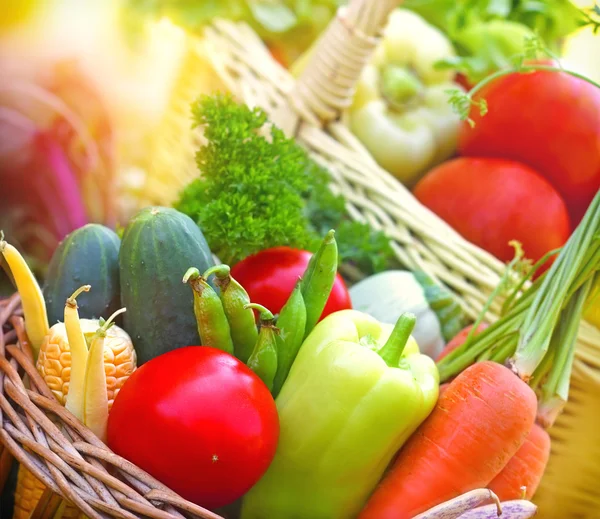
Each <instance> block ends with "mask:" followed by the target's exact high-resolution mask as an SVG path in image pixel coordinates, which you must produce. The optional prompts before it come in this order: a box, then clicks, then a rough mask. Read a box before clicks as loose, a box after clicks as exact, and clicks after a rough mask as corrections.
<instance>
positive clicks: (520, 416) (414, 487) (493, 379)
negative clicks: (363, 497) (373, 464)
mask: <svg viewBox="0 0 600 519" xmlns="http://www.w3.org/2000/svg"><path fill="white" fill-rule="evenodd" d="M536 408H537V399H536V396H535V393H534V392H533V390H532V389H531V388H530V387H529V386H528V385H527V384H526V383H525V382H523V381H522V380H520V379H519V378H518V377H516V376H515V375H514V374H513V373H512V372H511V371H510V369H509V368H507V367H505V366H503V365H502V364H497V363H495V362H491V361H485V362H478V363H476V364H473V365H472V366H470V367H468V368H467V369H466V370H464V371H463V372H462V373H460V374H459V375H458V376H457V377H456V378H455V379H454V380H453V381H452V382H451V383H450V385H449V387H448V388H447V389H446V390H445V391H444V393H443V394H442V396H441V398H440V399H439V400H438V403H437V405H436V407H435V408H434V410H433V412H432V413H431V414H430V415H429V417H428V418H427V420H425V422H424V423H423V424H422V425H421V426H420V427H419V429H417V431H416V432H415V433H414V434H413V435H412V437H411V438H410V439H409V440H408V442H407V443H406V444H405V445H404V447H403V448H402V449H401V450H400V452H399V454H398V457H397V458H396V460H395V461H394V463H393V464H392V466H391V467H390V469H389V471H388V473H387V475H386V476H385V477H384V479H383V480H382V482H381V483H380V484H379V486H378V488H377V489H376V490H375V492H374V493H373V495H372V496H371V498H370V499H369V501H368V502H367V504H366V506H365V508H364V509H363V511H362V512H361V514H360V515H359V519H388V518H389V519H392V518H393V519H409V518H411V517H414V516H415V515H417V514H420V513H422V512H424V511H426V510H428V509H429V508H432V507H433V506H436V505H438V504H440V503H443V502H444V501H448V500H450V499H452V498H454V497H456V496H459V495H461V494H463V493H465V492H468V491H469V490H473V489H476V488H481V487H485V486H486V485H487V484H488V483H489V482H490V481H491V480H492V479H493V478H494V477H495V476H497V475H498V474H499V473H500V471H501V470H502V469H503V468H504V466H505V465H506V464H507V463H508V461H509V460H510V459H511V458H512V457H513V456H514V454H515V453H516V452H517V451H518V450H519V448H520V447H521V445H522V444H523V442H524V441H525V438H526V437H527V435H528V434H529V431H530V430H531V428H532V426H533V423H534V420H535V414H536Z"/></svg>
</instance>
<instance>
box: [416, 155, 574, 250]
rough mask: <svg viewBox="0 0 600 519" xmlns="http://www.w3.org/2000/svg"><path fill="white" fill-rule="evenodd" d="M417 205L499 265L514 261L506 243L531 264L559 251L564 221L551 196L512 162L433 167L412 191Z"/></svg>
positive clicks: (559, 204)
mask: <svg viewBox="0 0 600 519" xmlns="http://www.w3.org/2000/svg"><path fill="white" fill-rule="evenodd" d="M414 194H415V196H416V197H417V199H418V200H419V201H420V202H421V203H422V204H424V205H425V206H426V207H428V208H429V209H431V210H432V211H433V212H434V213H436V214H437V215H438V216H440V217H441V218H442V219H443V220H445V221H446V222H447V223H448V224H450V226H452V227H453V228H454V229H456V230H457V231H458V232H459V233H460V234H461V235H462V236H464V237H465V238H466V239H467V240H469V241H470V242H472V243H474V244H476V245H478V246H479V247H481V248H482V249H485V250H487V251H488V252H490V253H491V254H493V255H495V256H496V257H497V258H499V259H501V260H502V261H510V260H511V259H512V258H513V257H514V249H513V248H512V247H511V246H510V245H509V242H510V241H511V240H518V241H520V242H521V243H522V244H523V249H524V251H525V256H526V257H527V258H530V259H532V260H534V261H537V260H538V259H540V258H541V257H542V256H543V255H544V254H545V253H547V252H548V251H550V250H552V249H555V248H558V247H561V246H562V245H563V244H564V243H565V242H566V241H567V239H568V237H569V233H570V227H569V215H568V214H567V209H566V207H565V203H564V201H563V200H562V198H561V197H560V195H559V194H558V193H557V192H556V190H555V189H554V188H553V187H552V186H551V185H550V184H549V183H548V182H547V181H546V180H545V179H544V178H542V177H541V176H540V175H538V174H537V173H536V172H535V171H533V170H532V169H531V168H529V167H527V166H525V165H523V164H520V163H518V162H514V161H508V160H501V159H487V158H481V159H477V158H458V159H454V160H450V161H448V162H445V163H443V164H441V165H440V166H437V167H436V168H434V169H433V170H431V171H430V172H429V173H428V174H427V175H425V177H423V178H422V179H421V180H420V181H419V183H418V184H417V186H416V187H415V190H414Z"/></svg>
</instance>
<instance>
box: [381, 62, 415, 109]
mask: <svg viewBox="0 0 600 519" xmlns="http://www.w3.org/2000/svg"><path fill="white" fill-rule="evenodd" d="M422 89H423V84H422V83H421V81H420V80H419V78H418V77H417V76H416V75H415V74H414V73H413V72H411V71H410V70H408V69H406V68H405V67H400V66H398V65H391V64H390V65H387V66H386V67H385V68H384V69H383V71H382V74H381V93H382V95H383V97H385V98H386V99H387V100H388V102H391V103H392V104H393V105H396V106H398V107H400V106H402V105H404V104H406V103H408V102H409V101H410V100H412V99H413V98H414V97H415V96H417V95H418V94H419V93H420V92H421V90H422Z"/></svg>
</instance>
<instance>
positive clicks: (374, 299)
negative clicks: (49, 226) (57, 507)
mask: <svg viewBox="0 0 600 519" xmlns="http://www.w3.org/2000/svg"><path fill="white" fill-rule="evenodd" d="M309 3H310V2H309ZM147 4H148V5H147V6H145V7H144V6H142V5H141V3H140V5H139V7H140V8H145V9H148V10H158V11H160V12H163V10H164V9H166V8H164V6H163V7H161V8H160V9H159V8H158V5H156V6H154V5H153V3H152V2H149V3H147ZM176 4H177V3H174V4H173V6H171V8H169V9H168V11H169V12H170V13H171V14H176V13H180V14H181V13H182V12H188V11H187V10H186V9H183V10H179V9H177V7H176ZM181 4H185V2H182V3H181ZM208 4H210V3H207V5H208ZM288 4H290V5H288ZM291 4H292V3H291V2H289V3H288V2H279V3H277V2H273V3H261V2H251V1H244V2H222V3H221V5H220V6H216V4H215V6H214V7H210V6H209V7H202V8H200V7H198V8H197V10H196V11H195V12H196V16H197V19H195V20H188V23H190V24H191V25H197V26H201V25H202V24H203V23H204V19H205V18H206V17H207V16H209V15H210V16H212V15H213V14H215V13H218V12H221V10H223V9H225V10H231V11H232V12H233V13H234V14H233V15H232V17H233V18H235V19H250V20H253V23H254V24H257V23H258V24H262V25H263V26H264V28H266V29H268V30H265V31H263V33H262V34H263V36H265V35H266V34H267V33H269V34H271V36H272V33H279V34H284V33H286V34H292V33H293V29H297V30H299V31H300V30H301V29H302V27H304V28H306V26H312V24H313V21H310V17H308V16H307V15H306V13H303V12H302V9H301V6H299V5H293V6H292V5H291ZM315 4H318V5H319V6H320V7H323V8H325V6H326V10H327V9H331V5H329V4H332V2H315ZM451 4H452V5H449V3H447V2H443V1H440V0H436V1H432V2H420V3H418V5H417V3H416V2H415V3H412V4H411V3H410V2H409V3H407V5H406V8H405V9H398V10H396V11H395V12H394V13H393V14H392V16H391V17H390V21H389V24H388V27H387V28H386V30H385V31H384V33H383V35H382V36H383V37H382V42H381V44H380V46H379V48H378V49H377V50H376V52H375V55H374V57H373V60H372V62H371V63H370V64H369V65H368V66H367V68H366V69H365V71H364V73H363V75H362V77H361V79H360V81H359V84H358V87H357V91H356V95H355V97H354V100H353V103H352V105H351V106H350V107H349V110H348V112H347V114H345V115H346V120H347V122H348V125H349V127H350V128H352V130H353V132H354V134H355V135H356V137H357V138H358V139H359V140H360V141H362V142H363V144H364V145H365V147H366V148H367V149H368V150H369V151H370V152H371V154H372V155H373V157H374V159H375V160H376V161H377V162H378V163H379V164H380V165H381V166H382V167H384V168H385V169H387V170H388V171H389V172H390V173H392V174H393V175H394V176H396V178H397V179H398V180H399V181H401V182H403V183H405V184H406V185H407V186H408V187H409V188H410V189H412V190H413V193H414V195H415V197H416V198H417V199H418V200H419V201H420V202H421V203H422V204H423V205H425V206H427V207H428V208H429V209H431V210H432V211H433V212H435V213H437V214H438V215H439V216H440V217H442V218H443V219H444V220H446V221H447V222H448V223H449V224H450V225H451V226H452V227H453V228H455V229H456V230H457V231H458V232H459V233H460V234H462V235H463V236H465V237H466V238H467V239H468V240H469V241H471V242H473V243H475V244H476V245H479V246H480V247H482V248H483V249H485V250H487V251H489V252H490V253H491V254H493V255H495V256H496V257H498V258H499V259H501V260H502V261H503V262H505V263H506V272H505V274H504V277H503V278H502V279H501V281H500V283H499V285H498V286H497V287H496V289H495V291H494V293H493V294H492V296H491V297H490V300H489V301H488V303H487V306H486V308H485V309H484V311H483V312H482V313H481V315H480V316H479V317H478V318H477V319H476V320H475V322H469V320H468V319H467V318H466V316H465V314H464V313H463V310H462V309H461V307H460V306H459V304H458V303H457V301H456V300H455V298H454V296H453V294H452V293H451V291H450V290H449V289H448V287H446V286H444V285H443V284H441V283H440V282H438V281H437V280H436V279H433V278H432V277H431V276H429V275H427V274H426V273H424V272H420V271H414V272H410V271H407V270H402V269H401V267H402V266H401V265H399V264H398V263H397V262H396V260H395V253H394V250H393V247H392V244H391V243H390V240H389V239H388V237H386V236H385V235H384V234H383V233H381V232H378V231H375V230H373V229H372V228H371V226H370V225H368V224H367V223H363V222H358V221H354V220H353V218H352V217H351V213H350V209H349V208H348V207H347V205H346V201H345V200H344V198H343V197H341V196H339V195H337V194H336V191H335V189H334V188H333V187H332V186H330V184H329V176H328V172H327V171H326V170H325V169H324V168H323V167H321V166H320V165H319V164H317V162H315V160H313V159H312V158H311V157H310V156H309V154H308V153H307V152H306V150H304V149H303V148H301V147H300V146H299V145H298V144H297V143H296V142H295V141H294V140H293V139H291V138H288V137H286V136H285V135H284V133H283V132H282V131H281V130H280V129H279V128H277V127H276V126H274V125H273V124H271V123H270V121H268V119H267V116H266V114H265V113H264V112H263V111H261V110H260V109H258V108H254V109H251V108H249V107H247V106H245V105H240V104H238V103H236V102H235V101H234V100H233V98H232V97H230V96H228V95H223V94H218V95H214V96H210V97H209V96H202V97H200V98H199V100H198V101H197V102H195V103H194V104H193V107H192V115H193V124H194V126H197V127H201V128H202V130H203V132H204V138H205V143H204V144H203V145H202V146H201V148H200V149H199V150H198V153H197V157H196V159H197V165H198V170H199V173H200V174H199V176H198V177H197V178H195V179H194V180H193V181H191V182H190V183H189V184H188V185H186V186H185V188H184V189H182V190H181V192H180V193H179V196H178V198H177V200H176V201H174V203H173V207H166V206H149V207H144V208H142V209H140V210H138V211H137V212H136V213H135V214H134V215H133V216H132V217H131V218H129V219H128V220H127V221H125V222H123V224H124V225H123V226H122V227H121V228H120V229H118V230H116V229H112V228H108V227H105V226H103V225H100V224H85V222H86V219H85V218H81V219H80V220H78V221H77V222H66V223H65V229H71V228H74V230H72V231H71V232H68V233H67V234H66V237H65V239H64V240H63V241H62V242H60V244H59V245H58V247H56V248H55V250H54V253H53V256H52V258H51V260H50V262H49V265H48V268H47V269H46V276H45V279H44V283H43V289H42V288H41V287H40V285H39V284H38V281H37V280H36V277H35V276H34V274H33V269H32V268H30V265H29V264H28V262H27V261H26V260H25V259H24V253H23V251H22V250H21V248H20V247H15V244H14V243H13V242H12V240H11V239H6V240H5V237H4V235H3V234H2V235H0V260H1V261H0V264H1V265H2V267H3V268H4V270H5V272H6V274H7V279H8V280H9V281H10V283H11V285H14V287H15V288H16V290H17V291H18V292H19V294H20V297H21V301H22V307H23V313H24V317H25V325H26V331H27V335H28V338H29V341H30V345H31V348H32V352H33V357H34V360H35V363H36V368H37V370H38V371H39V373H40V375H41V376H42V378H43V379H44V381H45V382H46V384H47V385H48V387H49V388H50V390H51V391H52V393H53V394H54V395H55V397H56V399H57V401H58V402H59V403H60V404H61V405H63V406H65V407H66V408H67V409H68V410H69V411H70V412H71V413H72V414H73V415H74V416H75V418H77V419H78V420H79V421H80V422H81V423H83V424H84V425H86V426H87V427H88V428H89V429H90V430H91V431H92V432H93V433H94V434H95V435H96V436H97V437H98V438H99V439H100V440H102V441H103V442H106V443H107V445H108V446H109V447H110V449H112V450H113V451H114V452H115V453H117V454H118V455H120V456H122V457H124V458H125V459H127V460H129V461H130V462H132V463H133V464H135V465H137V466H138V467H140V468H141V469H143V470H145V471H147V472H148V473H149V474H151V475H152V476H154V477H155V478H157V479H158V480H159V481H160V482H161V483H163V484H165V485H167V486H168V487H169V488H171V489H172V490H173V491H175V492H176V493H178V494H179V495H181V496H182V497H183V498H185V499H187V500H189V501H191V502H193V503H196V504H197V505H199V506H202V507H205V508H207V509H210V510H213V511H215V512H216V513H218V514H221V515H223V516H224V517H227V518H230V517H231V518H233V517H239V518H241V519H263V518H281V519H286V518H289V519H304V518H306V519H345V518H354V517H358V518H359V519H370V518H373V519H385V518H388V517H389V518H390V519H391V518H394V519H405V518H406V519H417V518H418V519H433V518H437V519H441V518H444V519H446V518H461V519H468V518H479V519H487V518H492V517H512V518H528V517H532V516H533V515H534V514H535V513H536V511H537V507H536V505H535V504H533V502H532V499H533V498H534V495H535V492H536V490H537V488H538V486H539V484H540V481H541V480H542V477H543V475H544V471H545V469H546V465H547V463H548V460H549V456H550V450H551V440H550V436H549V434H548V432H547V430H548V428H550V427H551V426H552V425H553V424H554V422H555V420H556V418H557V416H558V415H559V414H560V413H561V412H562V410H563V408H564V405H565V404H566V402H567V400H568V396H569V384H570V378H571V370H572V364H573V358H574V350H575V343H576V337H577V333H578V328H579V324H580V321H581V319H582V316H584V315H585V316H586V317H590V316H591V320H593V319H594V316H595V318H596V319H597V316H598V310H597V308H598V306H596V307H595V308H594V307H593V305H591V304H590V302H592V303H594V302H596V301H597V297H598V293H599V291H600V288H599V287H600V274H599V271H600V239H599V236H600V146H599V145H598V143H599V139H600V122H599V121H600V89H599V88H598V85H595V84H594V83H593V82H592V81H590V80H588V79H587V78H585V77H584V76H582V75H580V74H576V73H572V72H566V71H564V70H562V69H561V67H560V65H559V64H558V62H557V61H556V60H555V57H554V53H555V51H556V47H557V45H558V40H559V39H560V38H562V37H564V36H565V35H567V34H569V33H570V32H571V31H572V30H574V28H575V27H576V26H580V25H585V24H591V23H592V22H591V18H590V19H585V17H584V18H581V19H580V18H579V16H580V15H581V12H580V11H579V10H577V9H575V8H574V7H573V6H571V4H570V3H568V2H566V1H565V2H563V1H562V0H560V1H558V0H554V1H552V2H550V1H548V2H539V3H538V4H536V5H537V7H535V8H534V7H532V6H531V5H530V4H528V3H523V2H513V3H510V4H511V5H510V6H504V7H503V6H500V5H499V4H497V5H496V6H495V7H494V8H492V7H491V6H490V5H488V3H487V2H485V6H484V5H483V4H484V2H470V3H468V4H469V6H466V4H467V3H466V2H458V3H456V2H451ZM471 4H472V5H471ZM480 4H481V5H480ZM161 5H162V4H161ZM211 5H212V4H211ZM336 5H337V4H336ZM313 7H314V6H313ZM213 9H214V13H213V11H212V10H213ZM331 10H332V9H331ZM322 12H323V19H324V20H325V19H328V17H329V16H330V13H329V11H327V12H325V11H322ZM286 16H288V17H289V18H288V19H287V21H286ZM292 18H293V20H292ZM314 23H315V24H317V22H314ZM278 24H280V25H278ZM288 31H289V33H288ZM536 33H538V34H537V35H536ZM310 39H311V38H310V37H309V36H307V37H306V40H303V41H302V42H301V43H299V45H300V46H301V47H303V48H302V50H303V51H306V50H307V51H308V53H307V54H304V56H302V57H301V58H300V60H299V61H298V62H297V63H296V67H295V69H294V70H295V72H296V73H299V71H301V70H302V68H303V66H304V65H305V64H306V60H307V59H308V57H310V53H311V52H312V49H310V48H309V47H310V43H312V42H309V41H308V40H310ZM517 41H519V43H517ZM280 43H281V42H280ZM273 48H275V47H273ZM281 48H285V49H286V52H292V51H291V50H290V48H291V47H289V46H286V45H284V46H282V47H281ZM281 48H280V49H279V50H281ZM295 51H298V49H297V48H296V49H295ZM274 52H275V50H274ZM295 54H299V53H298V52H295ZM288 57H289V55H288ZM285 61H286V62H287V59H286V60H285ZM457 73H459V74H457ZM549 107H552V109H549ZM63 195H64V196H67V195H68V192H67V193H64V194H63ZM36 196H37V195H36ZM63 202H64V204H67V205H68V200H66V199H65V200H64V201H63ZM67 223H68V224H69V225H67ZM63 234H65V233H63ZM9 290H12V288H11V289H9ZM492 304H495V305H496V307H499V308H500V309H501V311H500V315H499V319H498V320H497V321H495V322H486V321H485V318H486V316H487V310H488V308H489V307H490V306H491V305H492ZM43 488H44V486H43V484H42V483H41V482H39V481H37V480H35V478H34V477H33V475H32V474H30V473H28V472H27V470H26V469H24V468H20V474H19V476H18V482H17V489H16V491H15V496H16V498H15V514H14V516H15V517H17V518H19V519H20V518H23V519H25V518H28V517H30V514H31V512H32V510H33V509H34V508H35V506H36V501H37V500H39V496H40V495H41V493H42V491H43ZM34 496H35V497H34ZM61 510H62V514H63V517H71V516H76V515H77V513H78V511H77V510H75V509H74V508H73V507H72V506H71V505H70V504H68V503H65V504H64V506H63V507H62V508H61Z"/></svg>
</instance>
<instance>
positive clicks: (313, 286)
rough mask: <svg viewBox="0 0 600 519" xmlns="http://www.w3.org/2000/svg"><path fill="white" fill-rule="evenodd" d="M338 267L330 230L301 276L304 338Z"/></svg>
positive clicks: (325, 297) (327, 297) (316, 316)
mask: <svg viewBox="0 0 600 519" xmlns="http://www.w3.org/2000/svg"><path fill="white" fill-rule="evenodd" d="M337 266H338V250H337V243H336V241H335V231H334V230H333V229H332V230H330V231H329V232H328V233H327V234H326V235H325V238H324V239H323V242H322V243H321V246H320V247H319V250H318V251H317V252H316V253H315V254H313V256H312V257H311V259H310V261H309V263H308V266H307V267H306V271H305V272H304V275H303V276H302V281H301V287H302V289H301V290H302V296H303V297H304V305H305V306H306V329H305V331H304V337H305V338H306V336H307V335H308V334H309V333H310V332H311V331H312V329H313V328H314V327H315V325H316V324H317V322H318V321H319V318H320V317H321V314H322V313H323V310H324V308H325V304H326V303H327V300H328V299H329V295H330V294H331V289H332V288H333V283H334V282H335V276H336V274H337Z"/></svg>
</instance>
